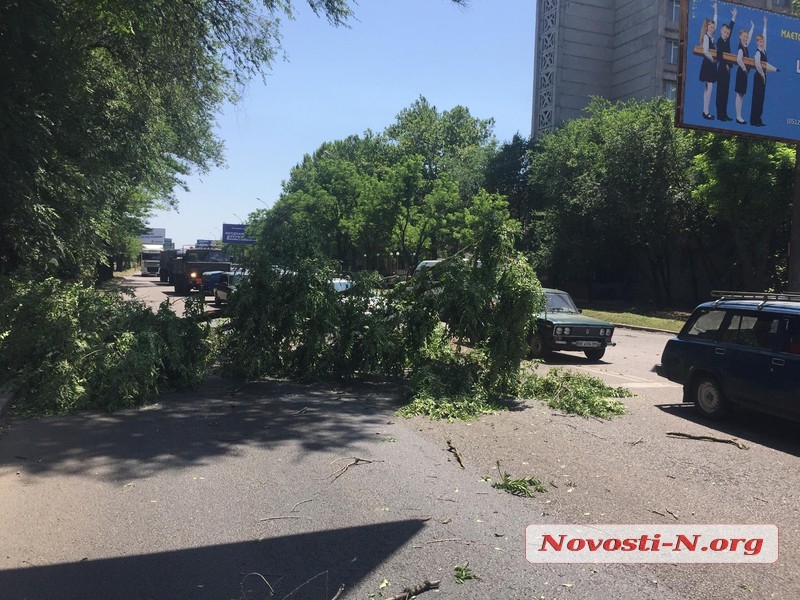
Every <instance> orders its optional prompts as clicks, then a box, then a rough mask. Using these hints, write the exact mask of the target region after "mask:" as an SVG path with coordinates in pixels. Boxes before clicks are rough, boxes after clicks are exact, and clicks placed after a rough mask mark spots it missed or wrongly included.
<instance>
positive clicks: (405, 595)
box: [386, 579, 441, 600]
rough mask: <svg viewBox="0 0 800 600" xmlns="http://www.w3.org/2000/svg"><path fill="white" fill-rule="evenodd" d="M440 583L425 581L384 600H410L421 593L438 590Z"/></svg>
mask: <svg viewBox="0 0 800 600" xmlns="http://www.w3.org/2000/svg"><path fill="white" fill-rule="evenodd" d="M440 583H441V581H429V580H427V579H426V580H425V581H423V582H422V583H419V584H417V585H414V586H412V587H406V588H403V591H402V592H400V593H399V594H398V595H397V596H391V597H389V598H387V599H386V600H411V598H414V597H415V596H419V595H420V594H421V593H423V592H427V591H429V590H438V589H439V584H440Z"/></svg>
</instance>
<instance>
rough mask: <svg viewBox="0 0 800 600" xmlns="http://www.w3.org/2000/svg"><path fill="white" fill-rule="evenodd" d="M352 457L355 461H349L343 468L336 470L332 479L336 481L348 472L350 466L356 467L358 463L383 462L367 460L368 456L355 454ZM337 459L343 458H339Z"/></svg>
mask: <svg viewBox="0 0 800 600" xmlns="http://www.w3.org/2000/svg"><path fill="white" fill-rule="evenodd" d="M352 459H353V462H351V463H347V464H346V465H345V466H343V467H342V468H341V469H339V470H338V471H336V473H334V475H333V479H332V481H336V480H337V479H339V477H341V476H342V475H344V474H345V473H346V472H347V469H349V468H350V467H354V466H356V465H364V464H371V463H374V462H383V461H382V460H367V459H366V458H358V457H356V456H353V457H352ZM336 460H342V459H340V458H337V459H336ZM336 460H335V461H333V462H336Z"/></svg>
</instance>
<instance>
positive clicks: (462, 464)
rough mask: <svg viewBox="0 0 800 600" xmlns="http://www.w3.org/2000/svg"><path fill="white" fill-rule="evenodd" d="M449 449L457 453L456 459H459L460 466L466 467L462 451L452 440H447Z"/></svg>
mask: <svg viewBox="0 0 800 600" xmlns="http://www.w3.org/2000/svg"><path fill="white" fill-rule="evenodd" d="M447 451H448V452H451V453H453V454H455V457H456V460H457V461H458V464H459V466H460V467H461V468H462V469H463V468H464V459H463V458H462V457H461V452H459V451H458V448H456V447H455V446H453V444H452V442H451V441H450V440H447Z"/></svg>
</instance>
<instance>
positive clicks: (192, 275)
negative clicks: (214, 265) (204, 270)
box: [189, 273, 197, 279]
mask: <svg viewBox="0 0 800 600" xmlns="http://www.w3.org/2000/svg"><path fill="white" fill-rule="evenodd" d="M189 277H191V278H192V279H195V278H196V277H197V273H191V274H190V275H189Z"/></svg>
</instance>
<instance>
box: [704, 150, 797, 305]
mask: <svg viewBox="0 0 800 600" xmlns="http://www.w3.org/2000/svg"><path fill="white" fill-rule="evenodd" d="M700 149H701V150H702V152H701V153H700V154H698V155H697V156H696V158H695V165H696V168H697V170H698V172H699V176H700V179H699V182H698V185H697V187H696V188H695V190H694V196H695V198H696V199H697V200H698V201H699V202H701V203H702V204H703V206H704V207H706V209H707V211H708V214H709V216H710V217H712V218H713V219H714V220H715V221H716V222H717V223H718V224H719V225H720V227H721V228H723V230H724V238H725V248H726V249H729V251H728V252H727V253H726V258H727V260H726V265H728V266H729V269H728V270H726V271H722V272H721V273H720V281H721V282H726V283H729V284H730V286H732V287H734V288H742V289H753V290H761V289H766V288H768V287H776V286H777V287H781V288H782V287H783V286H785V284H786V280H785V279H784V278H785V273H786V268H787V258H786V248H787V246H788V241H789V239H788V236H789V229H790V222H791V210H792V199H793V196H792V194H793V188H794V165H795V149H794V148H792V147H791V146H787V145H786V144H783V143H780V142H771V141H756V140H751V139H748V138H742V137H738V136H736V137H727V136H721V135H704V136H702V137H701V138H700Z"/></svg>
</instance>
